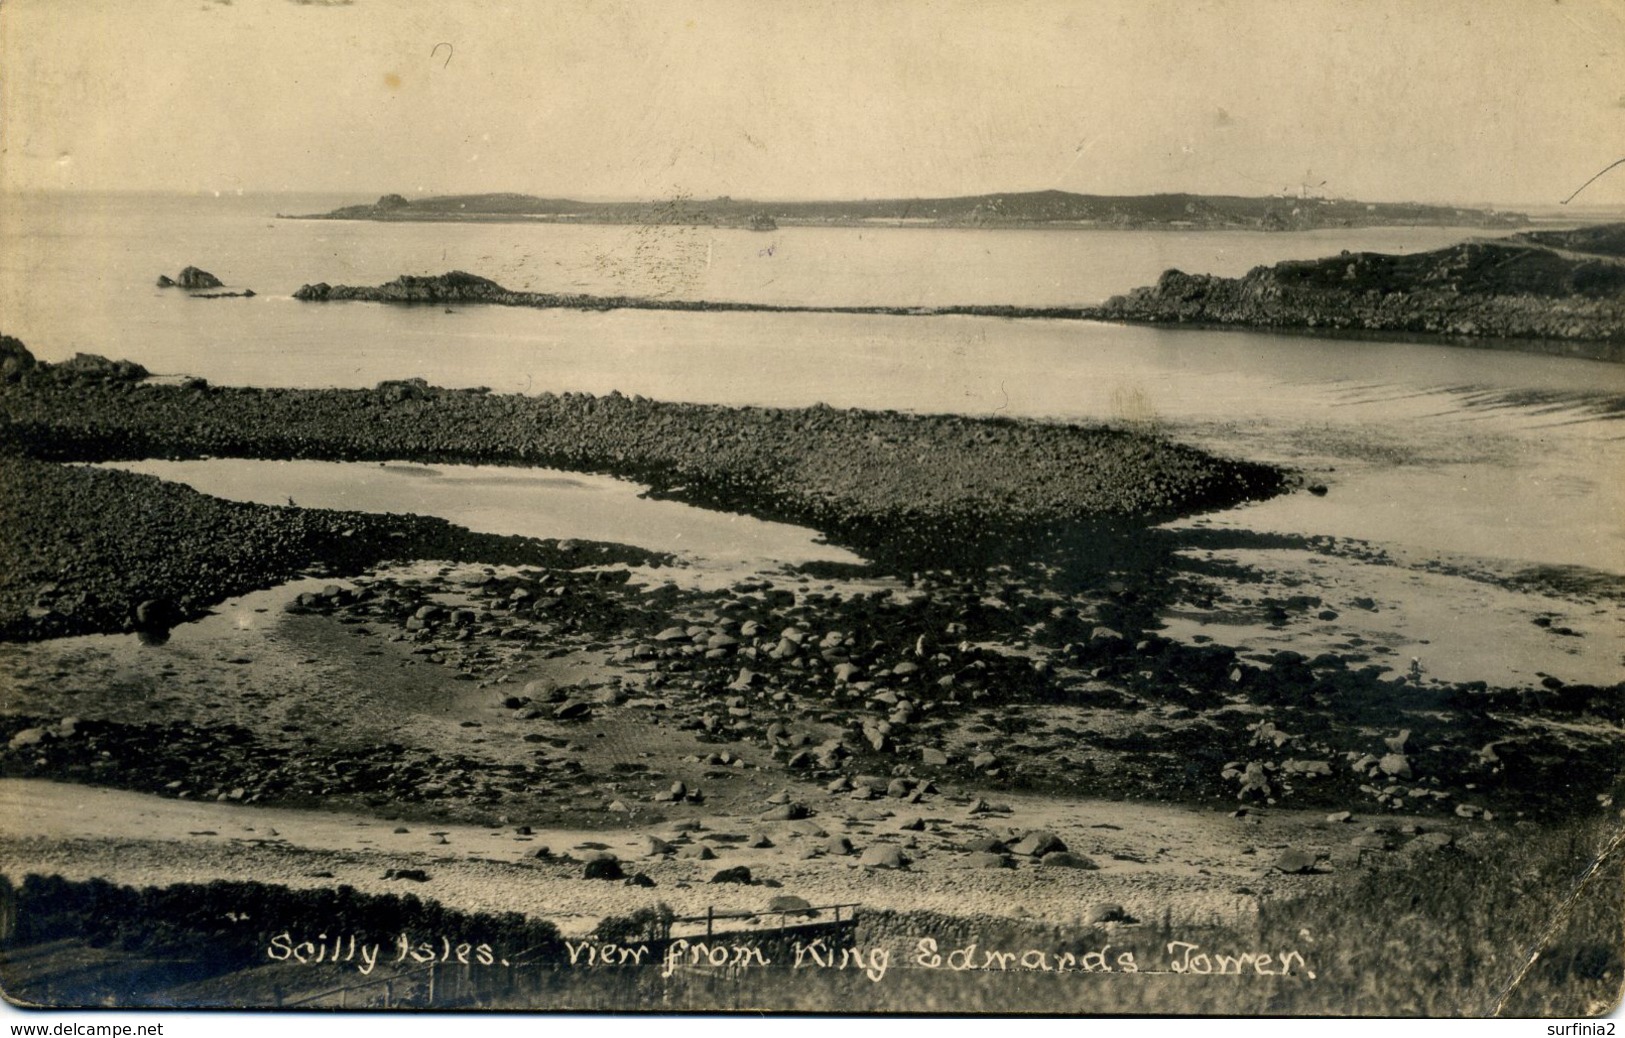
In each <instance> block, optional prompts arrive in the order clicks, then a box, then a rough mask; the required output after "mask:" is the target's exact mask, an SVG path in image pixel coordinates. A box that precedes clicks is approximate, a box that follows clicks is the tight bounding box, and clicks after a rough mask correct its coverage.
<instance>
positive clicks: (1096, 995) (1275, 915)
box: [0, 822, 1625, 1018]
mask: <svg viewBox="0 0 1625 1038" xmlns="http://www.w3.org/2000/svg"><path fill="white" fill-rule="evenodd" d="M1264 885H1265V886H1267V881H1265V884H1264ZM0 918H5V919H8V920H11V921H12V922H13V928H12V930H11V933H10V934H9V938H8V939H7V940H6V941H5V944H4V947H3V949H0V962H3V963H5V964H4V965H0V978H3V979H4V981H5V988H6V993H7V994H8V995H9V996H10V997H12V998H14V999H19V998H20V999H23V1000H28V999H29V998H30V995H31V992H30V990H29V989H28V988H27V987H20V986H19V984H18V979H19V978H18V976H17V974H16V973H15V972H14V970H13V969H12V968H11V967H10V965H9V960H10V959H11V957H12V956H13V955H15V954H17V953H19V952H21V951H23V950H26V949H27V948H28V946H30V945H34V944H39V943H41V942H47V941H54V940H57V941H59V940H76V941H80V942H85V943H88V944H90V945H92V946H96V947H112V948H118V949H122V950H127V951H133V952H141V953H145V954H147V955H150V956H153V957H155V958H163V959H167V960H168V961H167V962H165V963H164V966H165V968H164V969H162V970H159V971H156V972H155V973H152V974H150V975H149V976H148V977H147V978H146V986H144V987H143V988H142V989H141V990H130V989H128V988H124V989H120V990H117V991H104V990H102V988H101V987H99V986H98V978H97V976H96V975H95V974H94V973H93V972H86V973H81V974H79V975H76V976H75V977H73V978H72V979H73V982H74V983H76V984H77V985H78V986H77V987H73V986H70V985H60V986H58V987H57V988H55V989H54V990H53V992H52V996H53V997H52V1002H53V1004H58V1005H72V1004H85V1003H92V1002H96V1001H99V1000H100V999H101V998H102V997H105V996H106V995H114V996H116V997H117V998H118V1000H119V1002H120V1003H121V1004H124V1005H130V1004H158V1003H165V1004H181V1005H220V1004H231V1002H232V999H231V997H230V995H229V993H230V992H232V991H238V990H245V989H247V988H249V987H250V986H251V985H252V980H253V977H254V976H255V975H256V974H259V973H267V974H268V973H271V972H274V971H275V967H274V965H272V964H269V963H268V962H267V959H266V956H265V949H266V947H267V944H268V942H269V941H270V939H271V938H272V937H273V936H274V935H275V934H278V933H280V932H283V931H285V930H286V931H291V932H293V933H309V934H314V933H328V934H333V933H343V934H349V933H356V934H357V935H358V936H359V939H360V940H373V941H378V942H380V943H381V944H382V945H383V946H384V948H385V949H387V950H390V951H392V950H393V943H394V941H395V939H396V937H397V936H398V935H399V934H400V933H403V932H405V933H410V934H414V935H432V934H441V933H450V934H457V935H460V937H461V939H463V940H467V941H470V942H485V943H487V944H489V945H490V946H491V947H492V948H493V949H495V950H496V951H497V953H498V954H501V955H504V956H506V955H511V954H515V953H517V952H519V951H520V950H523V951H524V952H525V954H524V956H523V961H524V962H525V963H526V965H527V968H525V969H520V970H512V971H504V972H501V973H498V974H496V976H495V978H494V979H495V980H496V983H495V984H492V985H489V986H487V988H486V989H485V991H484V993H483V995H482V997H481V998H480V1000H479V1001H478V1003H477V1004H478V1005H480V1006H488V1007H494V1008H526V1009H535V1008H540V1007H544V1006H545V1007H547V1008H571V1009H613V1010H620V1011H626V1010H628V1009H636V1008H649V1009H656V1008H665V1009H668V1010H669V1009H687V1010H716V1009H753V1008H759V1007H760V1008H767V1007H771V1008H774V1009H777V1010H780V1011H784V1010H803V1011H823V1012H830V1011H839V1012H899V1011H908V1012H916V1013H918V1012H932V1011H936V1012H955V1013H1030V1012H1035V1011H1042V1012H1065V1013H1076V1012H1082V1013H1096V1014H1123V1013H1150V1014H1159V1015H1185V1014H1241V1015H1308V1016H1343V1015H1351V1016H1371V1015H1376V1016H1398V1017H1416V1016H1420V1017H1434V1016H1436V1017H1487V1016H1548V1017H1552V1016H1557V1017H1565V1018H1567V1017H1585V1016H1594V1015H1598V1014H1601V1013H1604V1012H1607V1011H1608V1010H1609V1009H1610V1008H1612V1007H1613V1006H1614V1005H1616V1004H1617V1003H1618V1000H1619V997H1620V993H1621V978H1622V974H1625V960H1622V955H1621V943H1620V941H1619V940H1618V939H1617V937H1618V935H1619V933H1620V921H1621V919H1625V856H1622V852H1621V844H1620V841H1619V840H1618V838H1617V836H1616V835H1615V834H1613V833H1612V831H1611V827H1610V826H1609V825H1607V824H1606V823H1601V824H1599V823H1596V822H1593V823H1589V824H1577V825H1572V826H1568V827H1564V828H1561V829H1556V830H1543V831H1541V832H1540V834H1539V838H1538V839H1529V838H1524V837H1522V836H1520V835H1519V834H1518V833H1517V832H1501V833H1497V834H1490V835H1487V836H1486V837H1485V838H1484V839H1482V840H1480V841H1479V842H1478V843H1477V844H1475V846H1473V847H1472V848H1471V849H1460V848H1451V849H1449V850H1447V851H1442V852H1439V854H1437V855H1434V856H1430V857H1427V858H1414V859H1409V860H1404V861H1401V862H1400V863H1399V864H1397V865H1395V866H1393V867H1387V868H1382V869H1377V870H1360V871H1358V872H1357V873H1355V874H1353V875H1350V876H1347V877H1339V878H1335V879H1333V880H1332V881H1331V882H1330V883H1328V884H1325V885H1320V886H1317V889H1316V890H1315V891H1314V892H1313V893H1309V894H1301V895H1290V896H1282V897H1271V896H1269V895H1268V892H1267V890H1266V889H1260V890H1259V892H1258V911H1257V914H1256V915H1255V916H1252V917H1250V918H1242V919H1235V920H1217V919H1187V918H1175V917H1173V916H1172V915H1171V914H1165V915H1163V916H1162V917H1161V918H1158V919H1146V920H1139V921H1137V922H1136V921H1129V922H1127V923H1108V924H1098V923H1097V924H1075V925H1073V926H1054V925H1051V924H1040V923H1036V922H1032V921H1027V920H1022V919H1012V918H987V917H977V918H961V917H955V916H947V915H940V914H936V913H929V912H908V913H899V912H890V911H885V910H869V909H865V910H862V911H860V912H859V913H858V917H857V923H856V925H855V926H852V927H850V928H845V929H841V930H840V931H839V932H836V931H833V930H832V931H830V932H829V933H823V932H820V933H819V934H818V936H821V937H824V938H825V939H826V940H827V943H828V944H829V945H830V946H832V947H835V948H840V947H851V948H853V949H855V950H859V951H861V952H862V953H864V955H865V956H866V959H865V961H866V962H870V961H873V960H872V959H868V958H867V956H868V955H870V954H871V949H875V948H884V949H886V951H887V953H888V968H887V970H886V972H885V975H884V976H883V978H882V979H881V980H879V981H874V980H871V979H869V978H868V977H866V976H865V975H864V973H863V971H862V970H861V968H855V967H853V966H851V965H848V967H847V968H845V969H835V968H804V969H802V970H798V971H796V973H795V975H794V976H793V978H792V977H791V976H789V975H788V973H787V972H786V970H787V967H788V965H789V962H790V961H791V959H790V956H788V955H784V954H782V952H783V951H787V950H788V949H780V948H779V947H778V944H779V943H783V942H782V941H775V935H774V934H773V933H771V932H752V931H746V932H743V933H734V934H726V935H722V936H720V937H719V939H720V940H723V941H725V942H731V941H744V942H747V943H750V944H753V945H756V946H759V947H762V948H763V949H765V950H768V951H769V952H770V954H768V956H767V957H768V958H770V959H772V961H773V965H771V966H767V967H763V968H755V969H743V970H706V969H699V970H692V969H681V970H678V971H676V972H675V973H673V975H672V976H670V977H668V978H663V977H661V976H660V973H661V972H662V970H661V968H660V966H659V965H658V959H659V957H658V955H655V956H652V957H651V958H652V959H653V960H654V961H655V962H656V964H655V965H644V966H635V965H621V966H611V967H606V968H602V969H571V968H569V967H568V966H566V965H564V961H565V959H566V956H565V954H564V949H563V946H562V941H561V940H560V939H559V937H558V933H557V931H556V930H555V929H554V928H553V927H552V926H551V924H549V923H546V922H545V921H540V920H535V919H525V918H521V917H519V916H517V915H512V914H509V915H503V916H493V915H487V914H479V915H470V914H464V913H460V912H455V911H451V910H448V909H445V908H443V907H442V906H440V905H438V904H436V903H434V902H431V901H421V900H419V899H417V898H415V897H413V896H411V895H406V896H404V897H396V896H384V897H374V896H367V895H361V894H358V893H356V892H355V891H353V890H352V889H350V888H347V887H340V888H338V889H336V890H333V889H317V890H289V889H286V888H282V887H276V886H268V885H265V884H259V883H225V882H217V883H211V884H207V885H196V884H183V885H176V886H171V887H166V888H161V889H155V888H147V889H143V890H135V889H131V888H128V887H118V886H114V885H112V884H109V883H106V882H103V881H99V880H91V881H88V882H70V881H66V880H64V879H62V878H61V877H57V876H51V877H41V876H36V875H30V876H28V877H27V878H26V879H25V880H24V881H23V883H22V885H21V886H20V887H13V886H12V885H11V884H10V883H6V882H4V881H0ZM669 925H670V912H669V910H666V909H665V906H663V905H658V904H657V905H653V906H647V907H644V908H641V909H636V910H634V911H632V912H631V913H630V914H628V915H626V916H623V917H616V918H613V919H606V920H605V921H604V923H603V925H602V926H601V927H600V929H599V932H598V934H597V935H596V937H597V939H599V940H615V941H621V942H626V943H637V942H642V941H648V942H649V943H650V945H651V948H653V949H658V948H659V947H660V946H661V945H662V942H663V941H664V940H665V939H666V937H667V935H668V934H669V930H668V927H669ZM922 937H931V938H933V939H935V940H936V942H937V947H938V951H939V952H940V953H941V954H942V955H943V956H944V958H946V956H947V955H948V953H949V952H951V951H954V950H957V949H962V948H965V947H966V946H967V945H971V944H974V945H975V946H976V950H975V951H974V952H973V953H972V955H973V956H974V961H975V962H976V963H977V965H978V966H980V967H983V968H978V969H973V970H970V971H963V972H962V971H956V970H952V969H948V968H938V969H925V968H922V967H920V966H919V965H917V964H916V963H915V962H913V961H912V959H913V957H914V956H915V955H916V954H918V947H917V942H918V940H919V939H920V938H922ZM1172 942H1186V943H1188V944H1192V945H1195V946H1197V949H1198V950H1199V952H1200V953H1202V954H1207V955H1209V956H1210V957H1209V959H1207V960H1206V961H1205V963H1202V964H1201V965H1202V966H1203V968H1212V969H1213V970H1214V972H1213V973H1211V974H1206V975H1204V974H1201V973H1197V972H1191V971H1185V972H1173V971H1172V965H1173V964H1174V963H1175V962H1183V961H1184V959H1185V952H1184V951H1183V950H1182V949H1180V948H1178V947H1176V946H1171V943H1172ZM1106 946H1109V948H1110V952H1109V954H1108V956H1107V958H1106V961H1108V962H1110V963H1112V964H1113V965H1114V966H1117V965H1118V962H1119V960H1118V956H1119V955H1121V954H1122V953H1123V952H1131V953H1132V954H1133V957H1134V959H1135V962H1136V965H1137V966H1138V968H1139V969H1140V970H1141V971H1142V972H1140V973H1138V974H1136V975H1128V974H1124V973H1122V972H1111V973H1106V972H1096V973H1081V972H1077V971H1075V970H1074V971H1072V972H1066V973H1057V972H1044V971H1042V970H1040V969H1033V968H1025V969H1023V968H1021V966H1020V957H1021V955H1022V953H1024V952H1027V951H1028V950H1037V951H1041V952H1043V953H1044V954H1045V956H1046V960H1047V961H1048V962H1049V963H1051V964H1056V963H1059V962H1060V957H1061V955H1062V954H1064V953H1071V954H1073V955H1074V956H1076V957H1077V961H1080V962H1081V961H1083V957H1084V956H1085V955H1087V954H1088V953H1090V952H1095V951H1098V950H1099V949H1101V948H1102V947H1106ZM204 948H207V949H209V951H208V954H207V955H204V954H202V950H203V949H204ZM988 951H993V952H1012V953H1014V956H1013V958H1012V959H1011V960H1007V961H1005V962H1003V963H1002V964H1001V963H999V961H998V960H994V963H993V964H992V965H991V966H989V964H988V962H987V960H986V958H985V953H986V952H988ZM1260 952H1263V953H1269V954H1271V955H1273V956H1281V955H1283V954H1284V953H1288V952H1297V953H1298V954H1299V955H1301V956H1302V965H1301V966H1300V965H1297V964H1296V963H1295V964H1294V966H1293V969H1292V971H1291V972H1290V973H1289V974H1287V975H1284V976H1271V975H1267V974H1263V975H1261V974H1258V973H1256V972H1254V973H1251V974H1250V975H1247V976H1237V975H1236V973H1235V967H1229V972H1227V973H1220V972H1219V967H1218V966H1216V965H1215V963H1216V962H1217V960H1216V959H1214V958H1213V957H1212V956H1216V955H1230V956H1236V955H1243V954H1257V953H1260ZM1537 953H1538V956H1537ZM1001 965H1002V968H1001ZM1272 965H1273V964H1272ZM1246 968H1248V969H1250V968H1251V963H1249V964H1248V967H1246ZM379 972H380V974H381V975H386V976H387V974H388V972H389V971H388V969H386V968H380V971H379ZM211 977H212V978H219V980H218V987H216V988H213V989H204V990H213V991H214V995H213V997H201V998H200V997H198V996H196V995H195V994H194V995H193V997H192V999H190V1000H179V999H175V998H174V996H173V995H171V994H169V992H171V991H173V990H175V989H177V988H180V989H182V990H188V989H185V988H184V985H186V984H187V983H188V982H189V981H196V980H199V979H202V978H211ZM332 977H333V978H334V979H333V980H332V981H331V982H330V986H332V987H337V986H339V984H341V983H354V982H356V981H358V980H363V979H365V978H361V977H359V976H357V975H356V974H355V973H354V971H353V970H351V971H347V972H346V973H343V974H332ZM304 979H305V983H306V984H309V983H311V982H312V981H311V980H310V979H309V978H308V977H307V978H304ZM189 990H191V991H192V992H197V991H198V990H200V989H199V988H198V987H196V986H195V985H194V986H193V987H192V988H190V989H189ZM374 997H376V993H374ZM246 1001H247V1002H248V1003H249V1004H265V1002H266V1000H265V999H264V998H258V999H254V998H250V999H247V1000H246ZM334 1002H335V1003H336V998H335V999H334ZM351 1004H367V1003H366V1002H365V1001H364V1000H363V999H362V998H361V996H358V998H357V1001H355V1002H352V1003H351Z"/></svg>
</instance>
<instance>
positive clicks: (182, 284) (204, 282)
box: [158, 267, 225, 289]
mask: <svg viewBox="0 0 1625 1038" xmlns="http://www.w3.org/2000/svg"><path fill="white" fill-rule="evenodd" d="M224 286H225V282H224V281H221V280H220V279H219V278H217V277H215V276H214V275H213V274H211V273H209V272H208V271H206V270H203V269H200V268H198V267H187V268H186V269H185V270H183V271H181V272H180V274H179V276H177V277H174V278H171V277H170V276H169V275H167V274H159V275H158V287H159V288H176V287H179V288H185V289H200V288H223V287H224Z"/></svg>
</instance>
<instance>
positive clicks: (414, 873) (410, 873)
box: [383, 869, 429, 883]
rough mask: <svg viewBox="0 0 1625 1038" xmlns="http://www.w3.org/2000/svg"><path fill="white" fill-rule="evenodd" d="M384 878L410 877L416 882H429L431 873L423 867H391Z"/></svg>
mask: <svg viewBox="0 0 1625 1038" xmlns="http://www.w3.org/2000/svg"><path fill="white" fill-rule="evenodd" d="M383 878H384V879H409V880H411V881H412V882H414V883H427V882H429V874H428V873H427V872H425V871H423V870H422V869H389V870H388V871H386V872H385V873H384V877H383Z"/></svg>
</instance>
